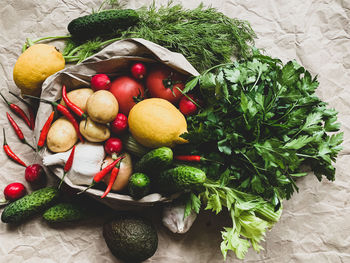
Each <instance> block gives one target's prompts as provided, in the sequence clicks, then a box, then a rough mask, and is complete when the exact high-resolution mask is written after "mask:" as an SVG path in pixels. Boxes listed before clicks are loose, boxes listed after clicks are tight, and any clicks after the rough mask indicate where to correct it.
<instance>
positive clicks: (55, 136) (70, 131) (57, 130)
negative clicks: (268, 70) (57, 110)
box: [46, 117, 78, 153]
mask: <svg viewBox="0 0 350 263" xmlns="http://www.w3.org/2000/svg"><path fill="white" fill-rule="evenodd" d="M77 140H78V135H77V132H76V131H75V129H74V126H73V124H72V123H71V122H70V121H69V120H67V119H66V118H65V117H61V118H59V119H58V120H56V121H55V122H54V123H53V124H52V125H51V127H50V129H49V132H48V134H47V139H46V144H47V147H48V148H49V150H50V151H52V152H55V153H58V152H65V151H68V150H69V149H70V148H72V147H73V145H74V144H75V143H76V142H77Z"/></svg>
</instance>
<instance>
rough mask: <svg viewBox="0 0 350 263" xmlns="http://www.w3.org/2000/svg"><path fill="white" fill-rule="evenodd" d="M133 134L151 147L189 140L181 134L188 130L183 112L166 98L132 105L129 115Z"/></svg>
mask: <svg viewBox="0 0 350 263" xmlns="http://www.w3.org/2000/svg"><path fill="white" fill-rule="evenodd" d="M128 124H129V129H130V132H131V134H132V136H133V137H134V138H135V140H136V141H137V142H139V143H140V144H142V145H144V146H146V147H149V148H158V147H161V146H168V147H173V146H175V144H177V143H185V142H187V141H186V140H185V139H183V138H181V137H180V135H181V134H182V133H184V132H187V123H186V119H185V117H184V116H183V114H182V113H181V112H180V111H179V110H178V109H177V108H176V107H175V106H174V105H173V104H171V103H170V102H168V101H167V100H164V99H159V98H151V99H145V100H143V101H141V102H139V103H137V104H136V105H135V106H134V107H132V109H131V111H130V113H129V117H128Z"/></svg>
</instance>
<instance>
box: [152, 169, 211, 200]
mask: <svg viewBox="0 0 350 263" xmlns="http://www.w3.org/2000/svg"><path fill="white" fill-rule="evenodd" d="M206 178H207V177H206V174H205V172H203V171H202V170H201V169H198V168H196V167H192V166H186V165H181V166H177V167H175V168H172V169H169V170H165V171H163V172H162V173H160V174H159V176H158V178H157V179H158V180H157V188H158V191H160V192H164V193H169V194H170V193H174V192H181V191H185V190H196V189H198V188H199V187H200V186H201V185H203V183H204V182H205V180H206Z"/></svg>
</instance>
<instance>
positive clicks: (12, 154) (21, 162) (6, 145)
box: [2, 128, 27, 167]
mask: <svg viewBox="0 0 350 263" xmlns="http://www.w3.org/2000/svg"><path fill="white" fill-rule="evenodd" d="M2 132H3V136H4V143H3V148H4V150H5V153H6V154H7V156H8V157H10V158H11V159H12V160H14V161H15V162H17V163H19V164H20V165H23V166H24V167H27V165H26V164H25V163H24V162H23V161H22V160H21V159H20V158H18V156H17V155H16V154H15V153H14V152H13V151H12V150H11V148H10V146H8V144H7V141H6V135H5V129H4V128H3V129H2Z"/></svg>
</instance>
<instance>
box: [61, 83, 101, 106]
mask: <svg viewBox="0 0 350 263" xmlns="http://www.w3.org/2000/svg"><path fill="white" fill-rule="evenodd" d="M93 93H94V91H93V90H92V89H89V88H83V89H75V90H72V91H70V92H68V93H67V97H68V99H69V100H70V101H71V102H73V103H74V104H75V105H77V106H78V107H79V108H80V109H82V110H83V111H86V102H87V100H88V98H89V97H90V96H91V95H92V94H93ZM60 104H62V105H64V106H66V103H64V101H63V99H62V100H61V102H60Z"/></svg>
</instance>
